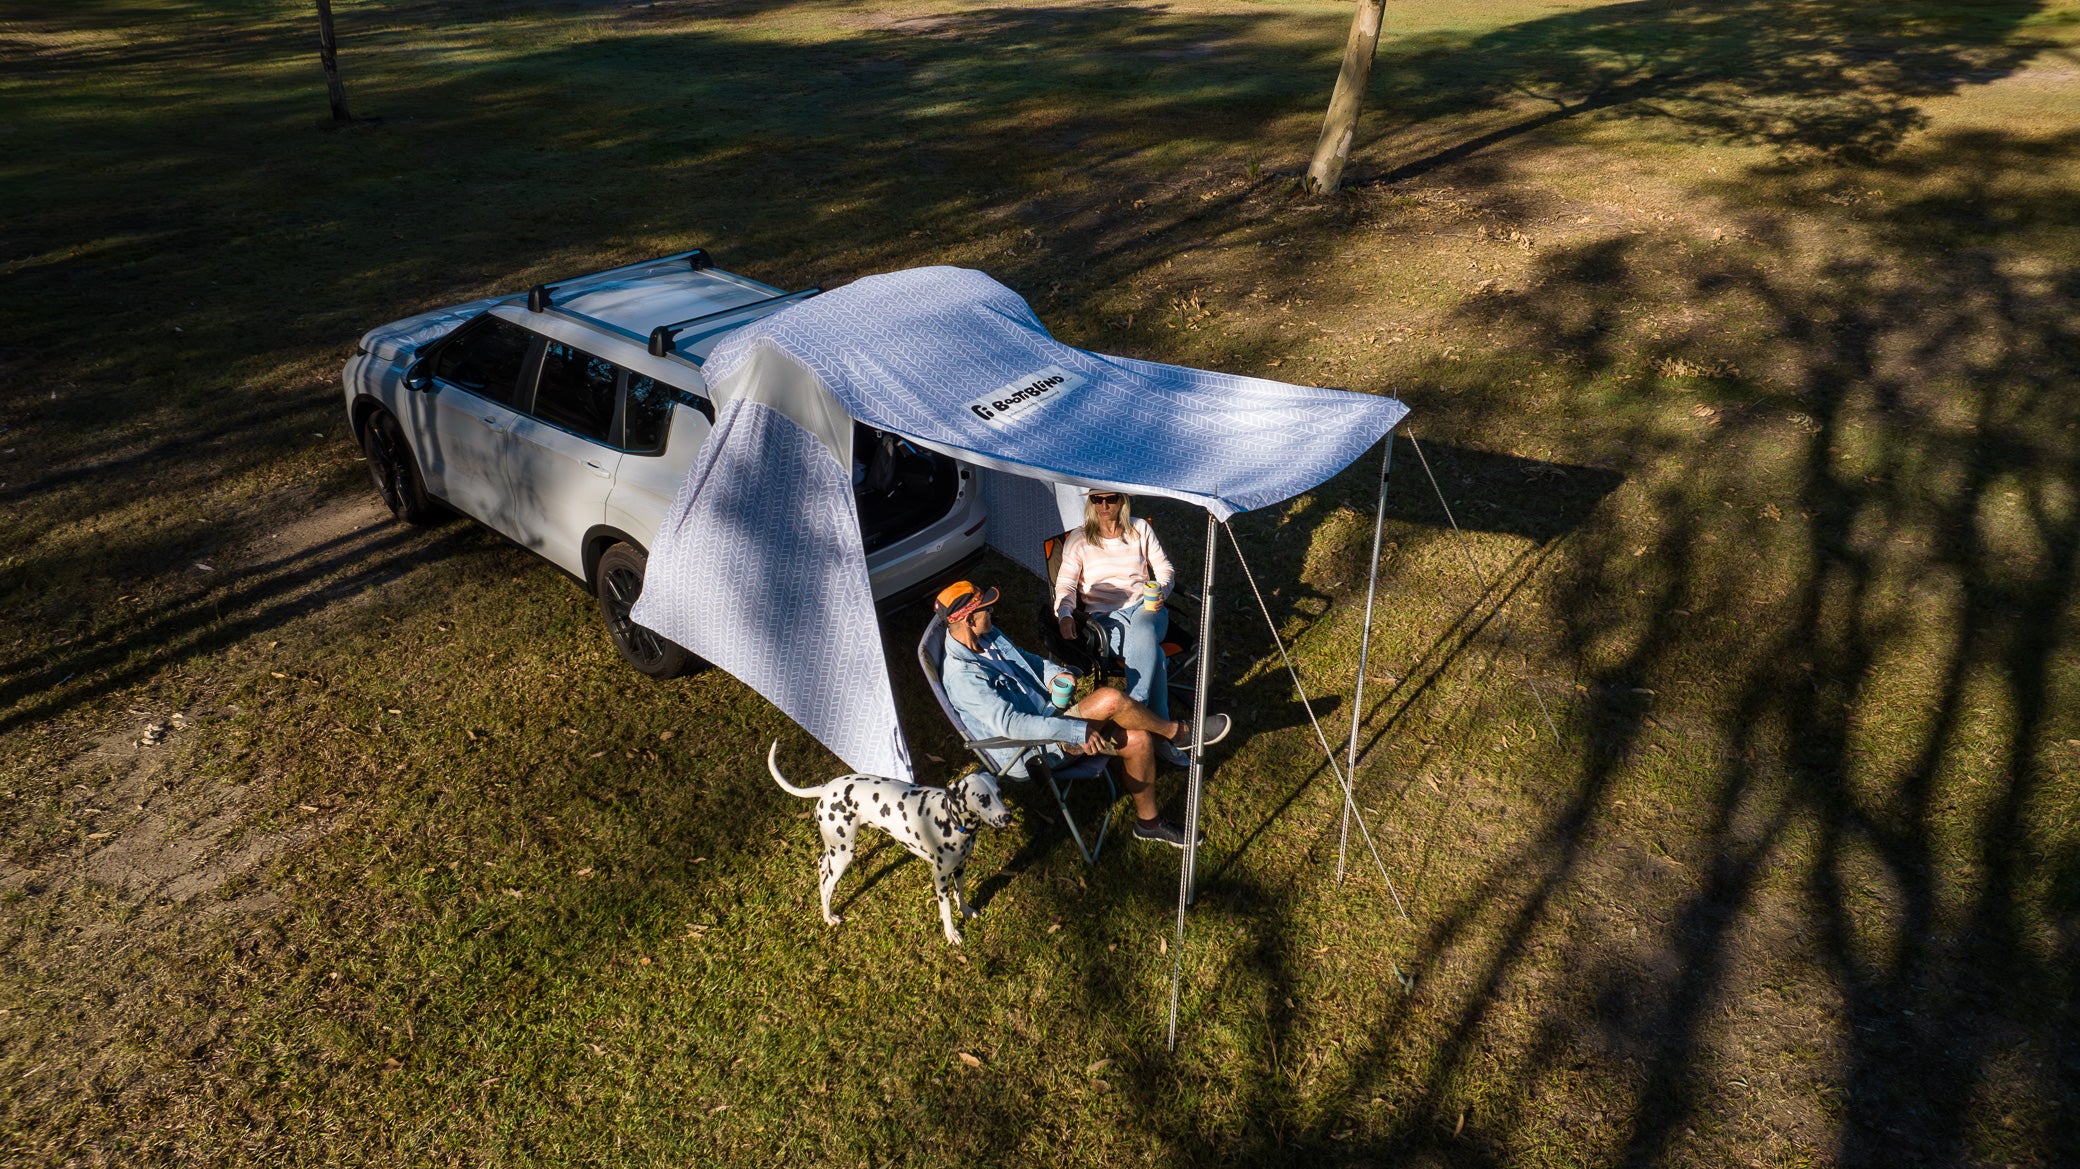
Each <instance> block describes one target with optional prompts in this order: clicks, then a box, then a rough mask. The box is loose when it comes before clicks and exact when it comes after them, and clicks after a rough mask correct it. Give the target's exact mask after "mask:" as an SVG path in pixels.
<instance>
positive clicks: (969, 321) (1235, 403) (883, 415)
mask: <svg viewBox="0 0 2080 1169" xmlns="http://www.w3.org/2000/svg"><path fill="white" fill-rule="evenodd" d="M761 350H771V351H773V352H775V353H777V354H781V355H785V357H786V358H789V359H791V360H792V361H793V362H795V363H799V364H800V365H801V366H802V367H803V368H804V369H805V370H806V371H807V372H808V373H809V374H810V375H811V377H812V378H813V379H814V381H815V382H816V383H817V384H818V385H819V386H820V387H821V388H822V389H824V390H826V391H828V392H829V394H830V395H831V396H832V397H833V398H835V399H836V401H837V404H838V405H839V406H840V407H841V408H842V409H843V410H844V412H845V413H846V414H848V415H850V416H851V417H853V418H857V419H858V420H860V421H861V422H864V423H866V424H867V425H869V426H873V427H878V428H879V429H882V430H886V431H891V432H893V433H896V434H900V435H903V436H904V437H906V438H909V439H911V440H912V441H914V442H917V443H919V444H920V445H923V446H928V447H932V448H934V449H936V450H939V451H941V452H943V453H945V454H948V455H952V456H953V457H955V458H957V459H961V460H963V461H965V462H969V463H973V464H975V465H977V466H982V467H991V468H995V469H997V470H1002V471H1009V472H1012V473H1014V474H1018V475H1023V476H1027V477H1029V478H1036V479H1046V480H1051V481H1053V482H1057V483H1067V484H1074V485H1076V486H1081V487H1102V488H1109V489H1112V490H1117V491H1126V492H1130V493H1133V494H1137V495H1161V496H1167V497H1169V498H1171V499H1181V500H1184V501H1185V502H1187V503H1191V504H1194V505H1196V506H1198V507H1202V508H1205V509H1206V510H1207V511H1210V512H1212V513H1213V514H1214V517H1215V518H1217V519H1226V518H1228V517H1229V516H1231V515H1233V514H1235V513H1236V512H1242V511H1250V510H1253V509H1255V508H1260V507H1265V506H1267V505H1270V504H1273V503H1278V502H1279V501H1281V500H1286V499H1290V498H1292V497H1293V496H1295V495H1298V494H1300V493H1301V492H1303V491H1306V490H1307V489H1308V488H1310V487H1313V486H1314V485H1316V484H1317V483H1320V482H1321V481H1322V480H1324V479H1327V478H1328V477H1330V476H1331V475H1334V474H1335V473H1336V472H1338V471H1340V470H1342V469H1343V468H1344V467H1345V466H1348V465H1349V464H1350V462H1351V460H1352V459H1355V458H1357V457H1358V456H1359V455H1360V454H1362V453H1363V452H1364V451H1365V450H1366V449H1367V448H1369V447H1371V446H1372V444H1373V443H1375V442H1378V441H1379V439H1380V436H1381V435H1384V434H1385V433H1387V431H1389V430H1391V429H1393V427H1394V424H1395V423H1397V422H1399V421H1400V420H1401V418H1402V417H1403V416H1404V415H1406V414H1407V413H1408V407H1406V406H1404V405H1402V404H1401V403H1400V402H1398V401H1395V400H1394V399H1392V398H1385V397H1380V396H1377V395H1373V394H1355V393H1350V392H1348V391H1344V390H1325V389H1316V388H1314V387H1311V386H1296V385H1288V384H1287V383H1285V382H1275V381H1269V380H1266V379H1264V378H1253V377H1242V376H1239V375H1236V374H1228V373H1211V372H1208V371H1206V370H1200V369H1187V368H1185V367H1183V366H1176V365H1158V364H1156V363H1154V362H1150V361H1136V360H1134V359H1133V358H1130V357H1108V356H1106V355H1104V354H1102V353H1090V352H1087V351H1085V350H1082V349H1076V348H1072V347H1070V346H1068V345H1064V344H1062V343H1061V342H1060V341H1057V340H1055V339H1054V338H1053V337H1052V336H1050V335H1049V334H1048V332H1047V328H1046V326H1044V325H1042V324H1041V323H1040V319H1039V318H1038V317H1036V316H1034V315H1033V310H1032V309H1031V308H1029V307H1027V305H1026V302H1025V300H1024V299H1023V298H1021V297H1020V296H1019V295H1018V294H1017V293H1015V292H1013V291H1011V290H1010V289H1008V288H1006V287H1004V286H1003V285H1001V284H999V283H997V282H996V281H995V280H992V279H990V278H989V277H988V276H986V275H984V274H983V273H981V272H976V271H971V270H969V269H965V268H915V269H911V270H908V271H903V272H894V273H890V274H888V275H884V276H869V277H866V278H865V279H862V280H859V281H857V282H855V283H853V284H848V285H846V286H845V287H843V288H840V289H837V290H836V291H833V292H828V293H825V294H823V295H822V296H818V297H814V298H811V299H809V300H805V301H803V302H801V303H799V304H796V305H792V306H790V307H788V308H787V309H785V310H783V311H781V312H778V313H775V314H773V315H772V316H770V317H766V318H764V319H762V320H759V321H757V322H754V323H752V324H750V325H746V326H745V327H743V328H741V329H738V330H737V331H735V332H733V333H731V334H730V335H729V336H728V337H726V338H724V339H723V340H722V341H721V342H720V343H719V344H717V345H716V346H715V349H714V350H713V352H712V354H711V355H710V356H709V358H708V363H707V366H706V367H705V369H704V370H703V372H704V373H705V374H706V375H707V378H708V383H709V385H710V386H713V387H715V388H716V391H717V393H718V397H719V396H721V395H723V394H725V393H727V391H728V390H729V389H730V388H732V387H733V385H734V384H735V382H736V379H734V378H733V375H734V374H736V373H737V372H738V371H739V370H740V369H743V368H744V367H745V366H747V365H749V364H751V363H753V362H755V361H757V360H758V358H759V356H760V352H761Z"/></svg>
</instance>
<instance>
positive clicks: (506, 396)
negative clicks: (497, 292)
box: [433, 317, 534, 404]
mask: <svg viewBox="0 0 2080 1169" xmlns="http://www.w3.org/2000/svg"><path fill="white" fill-rule="evenodd" d="M533 343H534V334H533V333H530V332H528V331H527V330H526V329H523V328H521V327H520V326H518V325H516V324H514V323H512V322H511V321H503V320H500V319H499V318H497V317H478V318H477V319H476V320H474V321H471V322H470V323H469V324H467V325H464V326H463V328H462V331H461V332H460V333H458V334H456V336H455V338H454V339H453V340H451V341H449V342H448V343H447V344H445V345H442V346H441V351H440V354H439V356H437V357H435V358H434V363H433V376H434V377H437V378H439V379H440V380H442V381H444V382H447V383H449V384H450V385H455V386H459V387H461V388H462V389H465V390H468V391H469V392H470V393H472V394H475V395H477V396H478V397H482V398H489V399H491V400H492V401H494V402H499V403H502V404H510V403H511V402H512V400H513V391H514V390H515V389H516V388H517V387H518V386H519V385H520V372H521V368H522V367H523V366H525V365H526V364H527V349H528V346H530V345H532V344H533Z"/></svg>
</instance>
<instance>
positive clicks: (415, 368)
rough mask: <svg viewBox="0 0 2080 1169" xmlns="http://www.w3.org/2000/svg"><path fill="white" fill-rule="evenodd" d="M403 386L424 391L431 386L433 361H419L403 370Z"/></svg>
mask: <svg viewBox="0 0 2080 1169" xmlns="http://www.w3.org/2000/svg"><path fill="white" fill-rule="evenodd" d="M404 388H405V389H408V390H419V391H421V392H424V391H426V390H430V389H432V388H433V362H431V361H420V362H416V363H414V364H413V365H412V367H411V368H410V369H407V370H405V371H404Z"/></svg>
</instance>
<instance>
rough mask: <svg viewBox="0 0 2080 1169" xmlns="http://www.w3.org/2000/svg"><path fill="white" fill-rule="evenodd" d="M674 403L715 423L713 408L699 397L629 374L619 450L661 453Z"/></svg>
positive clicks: (656, 381) (641, 376)
mask: <svg viewBox="0 0 2080 1169" xmlns="http://www.w3.org/2000/svg"><path fill="white" fill-rule="evenodd" d="M674 402H678V403H680V404H682V405H684V406H687V407H689V408H691V409H694V410H698V411H700V412H701V413H702V414H704V415H706V416H707V418H708V421H710V422H713V421H715V406H714V404H713V403H712V402H710V401H708V400H707V399H706V398H703V397H701V396H700V395H699V394H694V393H689V392H688V391H686V390H682V389H679V388H678V387H677V386H668V385H666V384H664V383H663V382H661V381H658V380H657V379H656V378H653V377H649V376H647V375H645V374H640V373H633V372H632V373H630V374H629V375H628V394H627V396H626V398H625V407H624V409H623V411H622V419H623V422H622V434H623V442H622V444H621V445H622V449H624V450H626V451H628V452H629V453H630V454H637V455H654V454H656V453H657V452H659V451H661V450H663V449H664V439H665V434H666V433H667V432H668V431H669V430H670V429H671V418H672V403H674Z"/></svg>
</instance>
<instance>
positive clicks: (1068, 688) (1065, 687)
mask: <svg viewBox="0 0 2080 1169" xmlns="http://www.w3.org/2000/svg"><path fill="white" fill-rule="evenodd" d="M1048 689H1049V690H1051V691H1053V694H1054V708H1055V709H1056V710H1067V709H1069V699H1071V698H1073V697H1075V695H1076V680H1075V679H1074V678H1071V677H1070V676H1069V675H1067V674H1056V675H1055V676H1054V681H1053V682H1050V683H1048Z"/></svg>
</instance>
